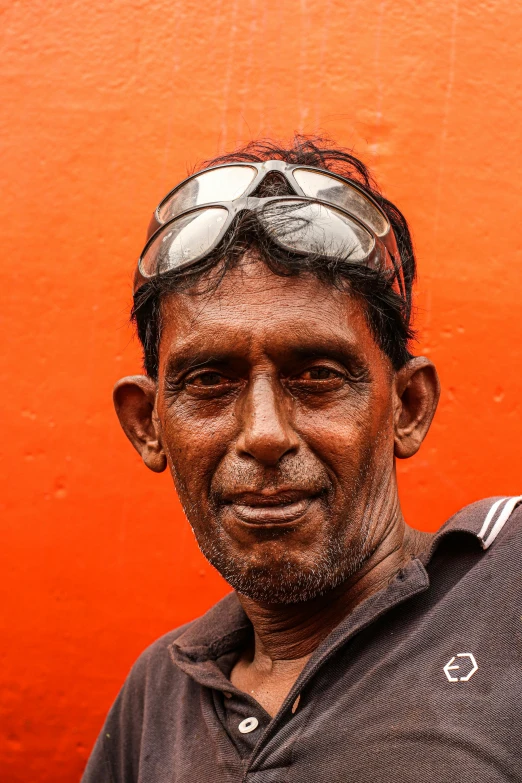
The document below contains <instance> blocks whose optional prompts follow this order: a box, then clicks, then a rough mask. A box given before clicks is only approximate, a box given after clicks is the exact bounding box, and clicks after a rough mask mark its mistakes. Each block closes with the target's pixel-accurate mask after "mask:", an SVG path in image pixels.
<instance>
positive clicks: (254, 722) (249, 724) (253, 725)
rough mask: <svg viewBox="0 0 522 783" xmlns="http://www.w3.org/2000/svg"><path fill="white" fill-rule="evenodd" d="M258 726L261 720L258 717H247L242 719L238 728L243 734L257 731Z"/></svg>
mask: <svg viewBox="0 0 522 783" xmlns="http://www.w3.org/2000/svg"><path fill="white" fill-rule="evenodd" d="M258 726H259V721H258V719H257V718H245V720H242V721H241V723H240V724H239V726H238V729H239V731H240V732H241V734H250V732H251V731H255V729H257V727H258Z"/></svg>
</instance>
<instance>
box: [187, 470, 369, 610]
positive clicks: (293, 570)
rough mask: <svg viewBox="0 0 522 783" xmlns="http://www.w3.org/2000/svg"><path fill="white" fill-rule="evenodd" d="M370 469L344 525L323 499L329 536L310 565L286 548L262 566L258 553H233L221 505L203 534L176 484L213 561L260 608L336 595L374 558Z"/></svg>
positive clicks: (201, 545) (196, 515)
mask: <svg viewBox="0 0 522 783" xmlns="http://www.w3.org/2000/svg"><path fill="white" fill-rule="evenodd" d="M368 467H369V466H368V465H366V466H365V468H364V470H363V469H361V471H360V474H359V476H358V478H357V481H356V482H355V485H354V486H353V487H352V491H351V493H350V498H349V502H348V503H346V504H345V505H346V507H347V509H346V511H345V513H344V519H343V520H340V519H338V520H336V521H335V520H334V519H333V514H332V511H331V507H332V504H331V502H328V501H329V498H328V497H325V498H324V499H323V500H322V502H323V503H324V508H325V512H326V513H325V518H326V520H327V522H326V525H325V529H326V534H325V537H323V539H322V541H321V542H319V546H317V547H315V548H314V552H313V553H310V556H309V557H308V558H303V559H305V560H306V561H307V562H302V561H301V560H299V559H298V558H296V557H295V556H292V551H289V552H285V551H284V547H282V549H283V554H282V555H279V556H278V557H272V558H271V559H268V558H267V560H266V562H263V563H256V562H255V560H256V558H255V552H254V553H253V555H252V556H250V557H249V556H248V555H247V556H245V555H244V554H241V553H238V552H236V551H234V544H233V542H231V540H230V536H229V535H228V534H227V532H226V531H225V529H224V527H223V526H222V525H221V523H220V513H219V512H220V509H219V506H216V507H214V509H213V511H214V513H213V514H212V517H213V521H212V523H211V524H210V525H208V526H205V527H204V529H203V531H201V525H199V526H198V527H199V533H198V532H197V527H196V525H195V524H194V522H195V521H196V520H198V519H200V514H201V511H200V509H199V508H197V507H196V506H195V504H192V503H191V502H190V501H188V500H187V493H186V492H184V491H183V486H182V485H183V482H182V481H180V477H179V475H178V476H176V475H175V476H174V479H175V483H176V486H177V489H178V495H179V497H180V499H181V502H182V505H183V509H184V511H185V515H186V517H187V519H188V521H189V523H190V525H191V527H192V531H193V533H194V535H195V538H196V541H197V544H198V546H199V548H200V550H201V552H202V554H203V555H204V557H205V558H206V559H207V560H208V562H209V563H210V564H211V565H212V566H213V567H214V568H215V569H216V570H217V571H218V572H219V573H220V574H221V576H222V577H223V578H224V579H225V580H226V581H227V582H228V583H229V584H230V585H231V587H233V588H234V590H236V591H237V592H238V593H241V594H242V595H245V596H247V597H248V598H250V599H252V600H253V601H257V602H259V603H265V604H267V603H268V604H280V605H287V604H297V603H302V602H305V601H311V600H313V599H314V598H317V597H319V596H321V595H324V594H325V593H328V592H330V591H331V590H334V589H335V588H336V587H338V586H339V585H340V584H342V583H343V582H344V581H346V580H347V579H349V578H350V577H351V576H352V575H353V574H355V573H357V571H359V570H360V569H361V567H362V566H363V564H364V563H365V561H366V560H367V559H368V557H370V555H371V554H372V552H373V548H372V543H371V540H370V539H371V536H370V530H371V522H372V511H373V509H371V508H369V507H368V505H367V504H366V503H364V501H363V498H362V495H363V494H366V493H363V486H364V483H365V482H364V479H363V475H364V473H365V471H366V470H367V469H368ZM282 535H284V533H282ZM348 541H349V543H348ZM310 561H311V564H310Z"/></svg>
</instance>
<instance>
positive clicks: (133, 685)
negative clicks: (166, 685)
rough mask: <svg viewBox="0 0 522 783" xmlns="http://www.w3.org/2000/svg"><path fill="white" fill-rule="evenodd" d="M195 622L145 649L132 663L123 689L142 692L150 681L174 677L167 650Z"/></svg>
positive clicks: (185, 625) (186, 624) (181, 626)
mask: <svg viewBox="0 0 522 783" xmlns="http://www.w3.org/2000/svg"><path fill="white" fill-rule="evenodd" d="M196 622H197V620H192V621H191V622H189V623H185V624H184V625H180V626H179V627H178V628H174V629H173V630H172V631H169V632H168V633H166V634H164V635H163V636H160V638H159V639H156V641H155V642H153V643H152V644H150V645H149V646H148V647H146V648H145V650H143V652H142V653H141V654H140V655H139V656H138V658H137V659H136V661H135V662H134V664H133V666H132V668H131V670H130V672H129V674H128V676H127V679H126V681H125V688H126V689H127V690H130V691H135V690H136V689H138V690H140V691H142V690H143V689H144V688H146V687H147V684H148V683H149V682H150V681H154V682H158V680H161V679H162V677H163V676H165V675H168V676H169V678H171V677H172V676H175V673H176V669H175V667H174V666H173V663H172V659H171V656H170V652H169V648H170V647H171V645H172V643H173V642H175V641H176V640H177V639H179V637H180V636H182V635H183V634H184V633H185V632H186V631H187V630H189V629H190V628H191V627H192V626H193V625H194V623H196Z"/></svg>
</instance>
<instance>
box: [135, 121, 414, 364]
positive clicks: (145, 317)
mask: <svg viewBox="0 0 522 783" xmlns="http://www.w3.org/2000/svg"><path fill="white" fill-rule="evenodd" d="M329 145H330V142H328V140H325V139H321V138H318V137H310V136H303V135H296V136H295V137H294V140H293V144H292V145H291V146H289V147H282V146H279V145H278V144H276V143H274V142H273V141H270V140H261V141H252V142H250V143H249V144H247V145H246V146H244V147H242V148H240V149H238V150H236V151H235V152H232V153H229V154H227V155H221V156H219V157H217V158H214V159H212V160H208V161H205V162H204V163H203V164H201V165H200V166H198V167H197V168H195V169H194V171H199V170H202V169H205V168H208V167H209V166H216V165H219V164H222V163H233V162H236V161H252V162H262V161H265V160H274V159H275V160H283V161H286V162H287V163H300V164H303V165H307V166H315V167H317V168H321V169H325V170H327V171H332V172H335V173H337V174H340V175H341V176H343V177H345V178H346V179H348V180H351V181H352V182H356V183H357V184H358V185H359V186H360V187H362V188H363V190H365V191H366V192H367V193H368V194H370V195H371V196H372V198H373V199H374V200H375V201H377V203H378V204H379V205H380V207H381V208H382V210H383V211H384V212H385V213H386V215H387V217H388V220H389V221H390V224H391V226H392V228H393V231H394V233H395V238H396V241H397V247H398V250H399V254H400V265H401V267H402V273H403V280H404V296H401V295H400V294H399V293H397V291H396V290H395V289H394V287H393V279H390V274H389V273H388V272H385V271H384V270H377V269H370V268H368V267H365V266H362V265H360V264H356V263H353V262H350V260H349V259H346V258H338V259H332V258H327V257H324V256H319V255H317V254H310V255H306V256H303V255H301V254H299V255H298V254H294V253H291V252H288V251H286V250H283V249H281V248H280V247H279V246H278V245H276V244H275V243H274V242H273V241H271V240H270V237H269V236H268V235H267V234H266V232H264V230H263V229H262V227H261V225H260V224H259V222H258V221H257V220H256V218H255V214H254V213H249V212H244V213H242V214H241V215H240V216H239V217H238V218H237V219H236V221H235V222H234V224H233V225H232V226H231V227H230V228H229V230H228V232H227V234H226V236H225V237H224V238H223V240H222V241H221V242H220V244H219V246H218V247H217V248H216V249H215V250H214V251H213V252H212V253H211V254H209V255H208V256H207V257H206V258H205V259H203V261H200V262H198V264H196V265H195V266H193V267H190V268H189V269H188V270H181V271H169V272H166V273H164V274H160V275H157V276H156V277H154V278H152V279H151V280H150V281H149V282H147V283H146V284H145V285H143V286H142V287H141V288H139V289H138V290H137V291H136V293H135V295H134V306H133V308H132V313H131V318H132V320H133V321H134V323H135V324H136V328H137V332H138V337H139V339H140V342H141V345H142V347H143V364H144V369H145V371H146V373H147V374H148V375H149V376H150V377H152V378H154V379H156V378H157V375H158V361H159V343H160V337H161V302H162V299H163V297H164V296H166V295H167V294H170V293H174V292H176V291H180V290H187V289H189V288H190V287H192V286H193V285H194V284H195V283H197V282H198V281H200V280H201V278H202V277H204V275H205V274H207V275H208V273H209V272H211V271H212V272H215V273H216V274H210V275H209V279H210V281H211V282H210V283H209V285H210V286H215V287H217V286H218V285H219V282H220V281H221V279H222V277H223V275H225V274H226V272H227V270H229V269H231V268H232V267H233V266H235V265H236V264H237V263H238V262H239V261H240V260H241V259H242V258H243V257H244V255H245V253H247V252H248V251H254V252H255V255H256V256H257V257H259V258H260V259H261V260H262V261H263V262H264V263H265V264H266V265H267V266H268V267H269V269H270V270H271V271H272V272H274V273H275V274H277V275H292V276H293V275H296V276H297V275H302V274H303V273H309V274H313V275H314V276H316V277H317V278H319V279H320V280H322V281H323V282H325V283H328V284H330V285H333V286H336V287H338V288H341V289H343V290H346V291H348V292H349V293H351V294H352V295H353V296H356V297H357V298H358V299H360V300H361V301H362V302H363V303H364V305H365V313H366V318H367V321H368V325H369V327H370V329H371V331H372V334H373V336H374V339H375V340H376V342H377V344H378V345H379V346H380V348H381V350H382V351H383V352H384V353H385V354H386V355H387V356H388V357H389V359H390V361H391V363H392V365H393V367H394V368H395V369H398V368H400V367H402V365H403V364H404V363H405V362H406V361H408V359H410V358H411V354H410V352H409V350H408V345H409V341H410V340H411V339H413V337H414V332H413V329H412V325H411V295H412V287H413V282H414V280H415V276H416V266H415V255H414V251H413V246H412V241H411V236H410V232H409V229H408V224H407V222H406V219H405V218H404V216H403V215H402V213H401V212H400V211H399V210H398V209H397V207H396V206H395V205H394V204H392V203H391V202H390V201H388V199H386V198H384V196H382V195H381V193H380V192H379V190H378V187H377V185H376V183H375V181H374V180H373V178H372V176H371V174H370V172H369V170H368V168H367V167H366V166H365V165H364V163H362V161H360V160H359V159H358V158H356V157H355V156H354V155H352V154H351V153H350V152H348V151H346V150H344V149H340V148H334V147H331V146H329ZM289 192H290V191H289V190H288V189H287V185H286V182H284V180H282V178H280V177H279V175H278V174H277V173H274V174H272V175H270V174H269V175H267V176H266V178H265V179H264V180H263V182H262V183H261V186H260V188H259V189H258V191H256V195H259V196H268V195H280V194H284V195H286V194H288V193H289Z"/></svg>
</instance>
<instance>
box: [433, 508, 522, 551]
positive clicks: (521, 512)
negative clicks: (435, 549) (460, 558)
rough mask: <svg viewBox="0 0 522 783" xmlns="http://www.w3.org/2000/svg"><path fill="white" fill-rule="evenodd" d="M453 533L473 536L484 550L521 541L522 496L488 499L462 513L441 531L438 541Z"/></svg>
mask: <svg viewBox="0 0 522 783" xmlns="http://www.w3.org/2000/svg"><path fill="white" fill-rule="evenodd" d="M452 532H461V533H471V534H472V535H473V536H475V537H476V538H477V539H478V540H479V542H480V545H481V547H482V549H484V550H486V549H489V548H490V547H491V546H492V544H493V543H495V549H497V547H498V545H499V544H500V543H501V542H502V541H505V540H507V539H513V538H520V533H521V532H522V495H512V496H505V495H504V496H497V497H490V498H484V499H483V500H478V501H476V502H475V503H471V504H470V505H468V506H465V507H464V508H462V509H461V510H460V511H458V512H457V513H456V514H454V516H452V517H451V519H449V520H448V521H447V522H446V523H445V524H444V525H443V526H442V527H441V528H440V530H439V531H438V533H437V534H436V539H440V538H441V537H442V536H445V535H447V534H448V533H452Z"/></svg>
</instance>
